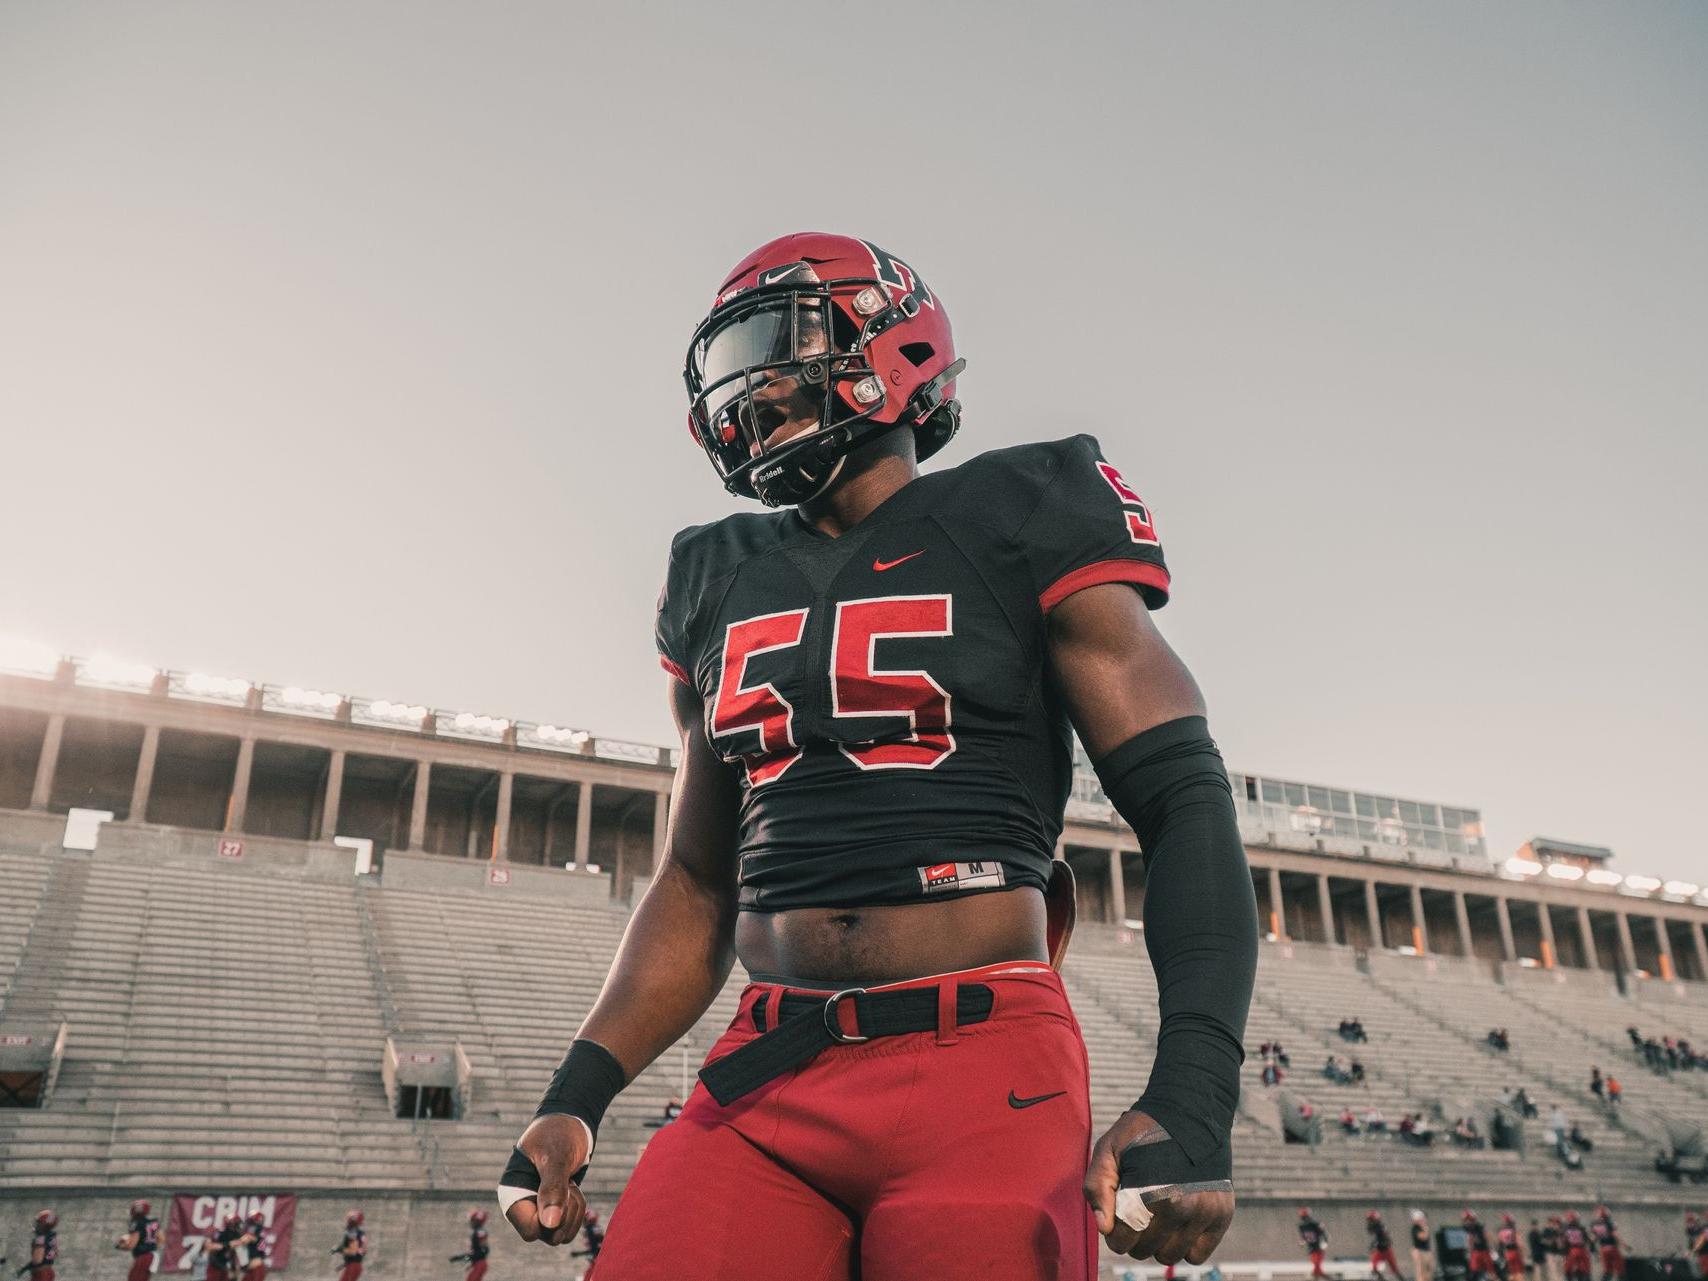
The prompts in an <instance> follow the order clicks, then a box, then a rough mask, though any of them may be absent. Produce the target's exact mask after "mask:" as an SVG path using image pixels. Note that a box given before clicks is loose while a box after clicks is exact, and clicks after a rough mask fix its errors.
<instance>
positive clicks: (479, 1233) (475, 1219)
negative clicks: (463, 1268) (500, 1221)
mask: <svg viewBox="0 0 1708 1281" xmlns="http://www.w3.org/2000/svg"><path fill="white" fill-rule="evenodd" d="M491 1253H492V1245H491V1243H490V1242H489V1241H488V1240H487V1239H486V1211H485V1210H470V1211H469V1248H468V1250H467V1252H466V1253H463V1254H453V1255H452V1256H451V1262H452V1263H466V1264H468V1265H469V1270H468V1271H467V1272H465V1273H463V1281H481V1278H482V1277H484V1276H485V1275H486V1256H487V1255H489V1254H491Z"/></svg>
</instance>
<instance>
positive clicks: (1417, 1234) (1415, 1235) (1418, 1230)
mask: <svg viewBox="0 0 1708 1281" xmlns="http://www.w3.org/2000/svg"><path fill="white" fill-rule="evenodd" d="M1411 1248H1412V1249H1414V1250H1427V1249H1429V1226H1428V1225H1427V1224H1424V1223H1413V1224H1412V1225H1411Z"/></svg>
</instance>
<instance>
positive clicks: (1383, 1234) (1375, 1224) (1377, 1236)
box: [1365, 1219, 1394, 1252]
mask: <svg viewBox="0 0 1708 1281" xmlns="http://www.w3.org/2000/svg"><path fill="white" fill-rule="evenodd" d="M1365 1228H1366V1230H1367V1231H1368V1232H1369V1233H1370V1248H1371V1249H1372V1250H1375V1251H1378V1252H1380V1251H1383V1250H1392V1249H1393V1248H1394V1239H1393V1238H1392V1237H1391V1236H1389V1235H1388V1225H1387V1224H1386V1223H1383V1222H1382V1221H1381V1220H1380V1219H1371V1220H1370V1221H1369V1222H1368V1223H1366V1224H1365Z"/></svg>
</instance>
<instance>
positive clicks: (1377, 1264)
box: [1370, 1246, 1400, 1277]
mask: <svg viewBox="0 0 1708 1281" xmlns="http://www.w3.org/2000/svg"><path fill="white" fill-rule="evenodd" d="M1384 1263H1385V1264H1387V1265H1388V1271H1389V1272H1391V1273H1393V1274H1394V1276H1396V1277H1398V1276H1399V1275H1400V1263H1399V1260H1398V1259H1396V1258H1394V1247H1393V1246H1389V1247H1388V1248H1387V1249H1386V1250H1372V1251H1370V1270H1371V1271H1372V1272H1378V1271H1380V1270H1381V1267H1382V1265H1383V1264H1384Z"/></svg>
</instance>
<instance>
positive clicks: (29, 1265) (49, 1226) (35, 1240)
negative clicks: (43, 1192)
mask: <svg viewBox="0 0 1708 1281" xmlns="http://www.w3.org/2000/svg"><path fill="white" fill-rule="evenodd" d="M58 1258H59V1215H57V1214H56V1213H54V1212H53V1211H52V1210H41V1211H38V1212H37V1214H36V1223H35V1231H34V1232H32V1233H31V1234H30V1257H29V1259H28V1260H27V1261H26V1262H25V1264H24V1266H23V1267H21V1268H19V1269H18V1275H19V1276H27V1277H29V1279H30V1281H53V1265H54V1262H55V1260H57V1259H58Z"/></svg>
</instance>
